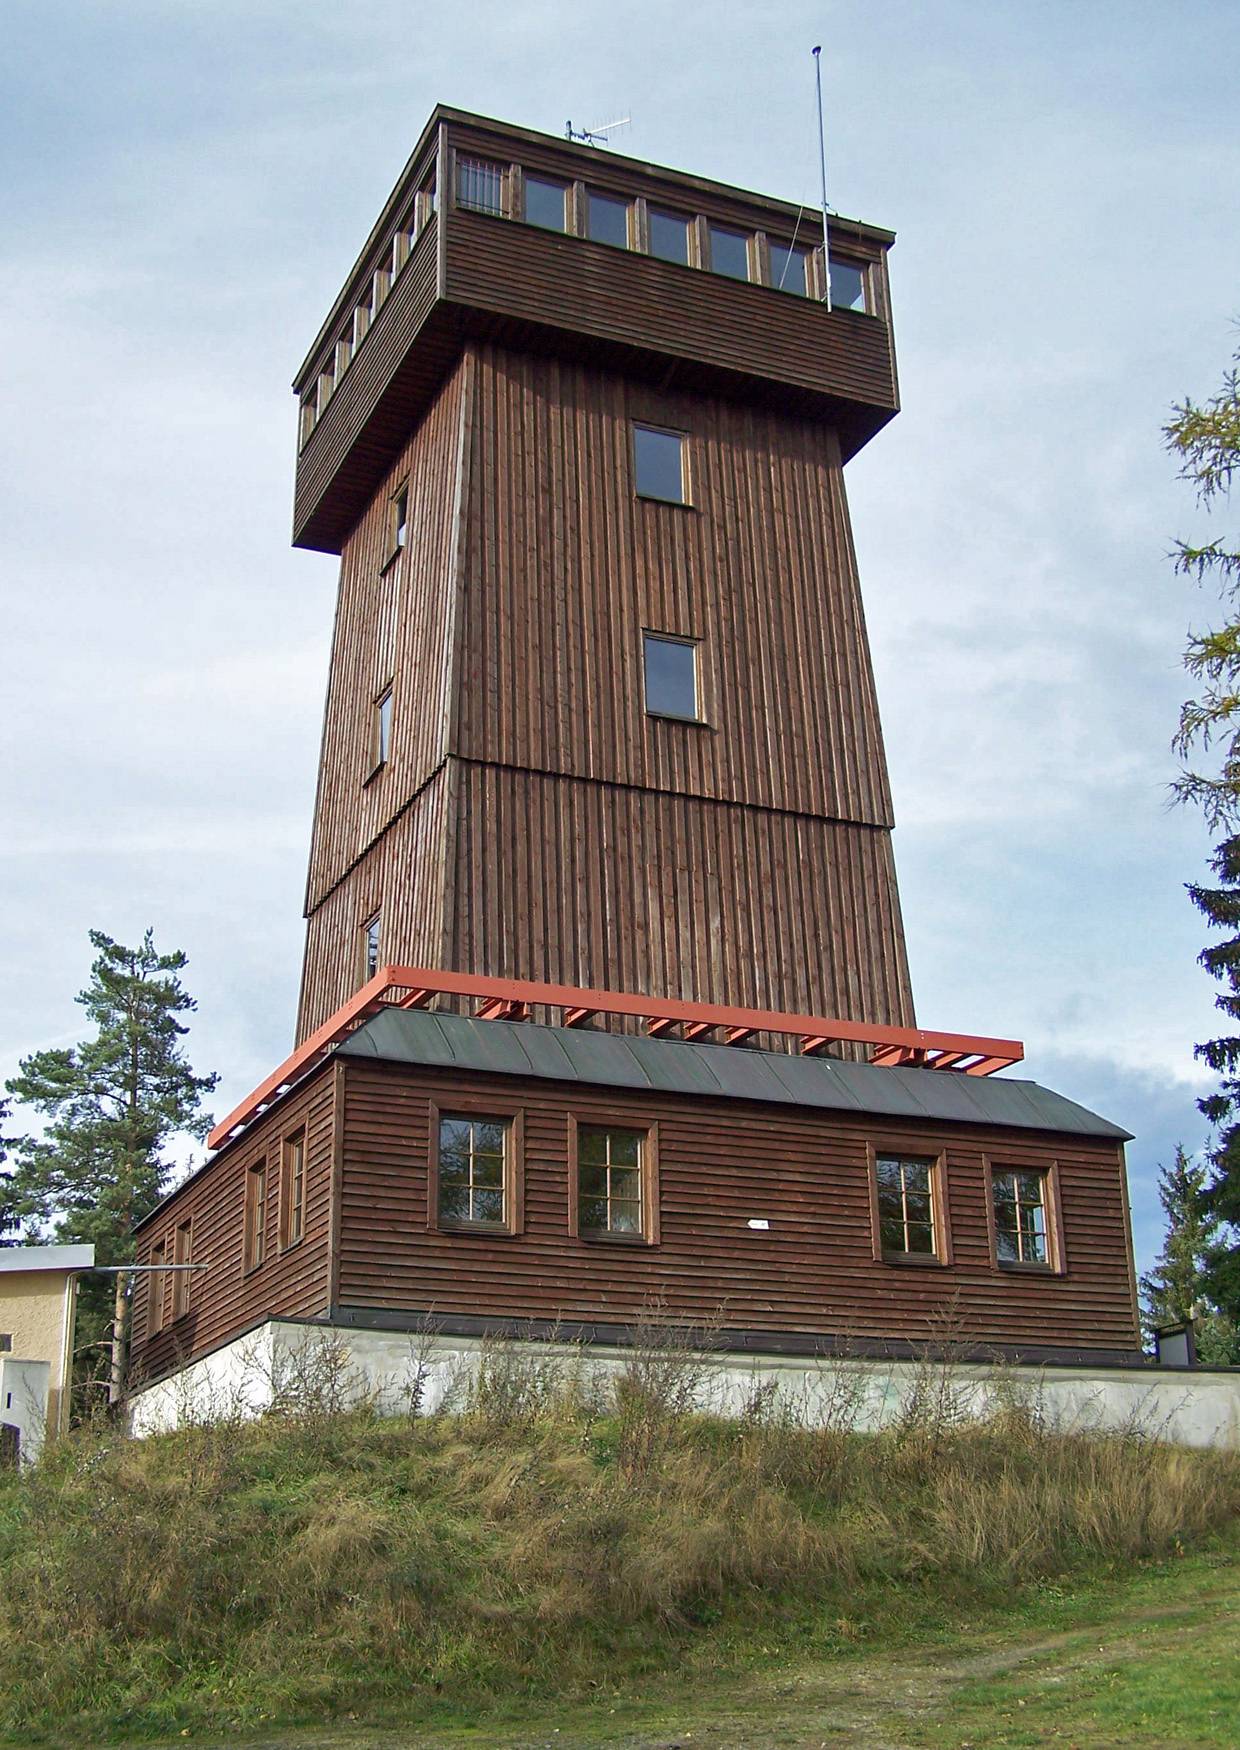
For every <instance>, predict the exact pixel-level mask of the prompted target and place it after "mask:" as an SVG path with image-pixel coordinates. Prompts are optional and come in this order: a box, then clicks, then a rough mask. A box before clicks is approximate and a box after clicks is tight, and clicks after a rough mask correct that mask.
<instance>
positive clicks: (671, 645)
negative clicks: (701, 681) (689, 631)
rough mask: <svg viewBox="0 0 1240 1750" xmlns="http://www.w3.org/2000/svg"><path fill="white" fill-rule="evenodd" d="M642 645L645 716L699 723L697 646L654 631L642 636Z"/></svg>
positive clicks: (686, 639) (689, 641)
mask: <svg viewBox="0 0 1240 1750" xmlns="http://www.w3.org/2000/svg"><path fill="white" fill-rule="evenodd" d="M643 643H644V647H645V649H644V654H645V668H646V713H647V715H648V716H650V717H683V718H686V719H687V720H688V721H689V722H697V721H699V720H700V717H701V712H700V710H699V708H698V662H697V645H696V644H695V643H694V642H693V640H692V639H689V638H669V637H667V636H665V635H664V634H661V633H658V632H646V633H644V634H643Z"/></svg>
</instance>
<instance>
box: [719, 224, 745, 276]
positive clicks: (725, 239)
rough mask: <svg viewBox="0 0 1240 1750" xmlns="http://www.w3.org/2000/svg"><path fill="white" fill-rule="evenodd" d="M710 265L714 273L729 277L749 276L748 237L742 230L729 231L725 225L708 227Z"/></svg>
mask: <svg viewBox="0 0 1240 1750" xmlns="http://www.w3.org/2000/svg"><path fill="white" fill-rule="evenodd" d="M710 265H711V267H712V269H713V270H714V272H715V273H723V274H726V275H727V276H728V278H729V279H734V280H747V279H748V278H749V238H748V236H747V235H746V234H745V232H744V231H730V230H728V228H727V226H726V225H712V226H711V228H710Z"/></svg>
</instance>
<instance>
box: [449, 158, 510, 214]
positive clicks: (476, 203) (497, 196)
mask: <svg viewBox="0 0 1240 1750" xmlns="http://www.w3.org/2000/svg"><path fill="white" fill-rule="evenodd" d="M456 204H457V206H458V207H468V208H469V210H470V211H471V212H474V213H493V214H494V215H495V217H496V218H502V217H503V214H504V167H503V165H502V164H492V163H490V162H489V161H488V160H487V159H485V158H458V159H457V161H456Z"/></svg>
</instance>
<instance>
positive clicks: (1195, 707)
mask: <svg viewBox="0 0 1240 1750" xmlns="http://www.w3.org/2000/svg"><path fill="white" fill-rule="evenodd" d="M1236 364H1238V365H1240V352H1238V353H1237V355H1236ZM1173 412H1174V415H1175V417H1174V418H1173V419H1172V420H1171V422H1170V423H1169V424H1168V425H1167V426H1166V427H1165V428H1164V433H1163V435H1164V437H1165V438H1166V441H1167V447H1168V449H1170V450H1171V451H1172V453H1173V454H1174V455H1176V456H1178V457H1179V459H1180V463H1181V467H1180V477H1181V478H1182V479H1186V480H1191V481H1192V483H1193V485H1194V486H1195V487H1196V489H1197V498H1198V502H1199V503H1201V504H1202V505H1204V506H1206V507H1207V508H1209V507H1211V506H1213V505H1214V503H1215V502H1216V501H1217V500H1223V499H1226V498H1227V496H1228V494H1229V492H1230V488H1231V483H1232V479H1233V477H1234V475H1235V473H1236V470H1237V468H1238V467H1240V371H1238V370H1237V369H1236V368H1235V366H1234V365H1233V368H1232V369H1231V370H1229V371H1227V372H1226V373H1225V374H1224V377H1223V385H1222V388H1221V389H1220V391H1219V392H1218V394H1216V395H1215V396H1213V397H1212V399H1210V400H1209V401H1207V402H1205V403H1203V404H1202V405H1198V404H1196V403H1195V402H1193V401H1190V400H1185V401H1184V402H1182V403H1181V404H1180V405H1179V406H1177V407H1176V408H1174V409H1173ZM1176 569H1177V571H1179V572H1181V573H1183V574H1185V575H1186V576H1190V577H1194V578H1196V580H1197V581H1198V582H1199V583H1204V582H1206V581H1213V582H1214V583H1216V584H1217V587H1218V589H1219V592H1220V595H1221V598H1222V601H1223V603H1224V606H1225V609H1226V613H1225V615H1224V620H1223V623H1222V625H1220V626H1218V627H1215V628H1212V629H1210V630H1208V631H1206V632H1201V633H1194V634H1192V636H1191V637H1190V638H1189V641H1188V647H1187V649H1186V651H1185V656H1184V666H1185V668H1186V669H1187V670H1188V672H1189V674H1190V675H1192V677H1193V678H1194V680H1196V681H1198V682H1201V683H1203V685H1202V690H1201V692H1200V695H1199V696H1198V697H1197V698H1195V699H1190V700H1188V702H1187V703H1186V704H1185V705H1184V707H1183V709H1182V710H1181V712H1180V727H1179V731H1178V733H1177V735H1176V739H1175V746H1176V750H1177V752H1178V753H1179V754H1180V756H1181V758H1183V759H1187V758H1188V757H1189V755H1190V754H1191V753H1192V752H1193V751H1194V750H1198V749H1199V750H1201V751H1204V752H1208V751H1209V750H1211V749H1212V748H1217V749H1218V750H1219V754H1220V758H1219V760H1218V763H1217V767H1216V769H1215V770H1214V771H1212V772H1202V771H1198V770H1193V769H1192V768H1190V767H1187V766H1186V767H1185V768H1184V769H1183V770H1182V771H1181V773H1180V776H1179V778H1178V779H1177V781H1176V784H1175V793H1176V795H1177V797H1178V799H1179V800H1180V801H1182V802H1189V803H1193V804H1195V805H1196V806H1198V807H1200V808H1201V810H1202V812H1203V814H1204V815H1205V819H1206V824H1207V825H1208V826H1209V828H1210V830H1211V832H1212V833H1214V834H1216V835H1217V839H1218V843H1217V845H1216V849H1215V851H1214V854H1213V856H1212V857H1211V859H1210V866H1211V868H1212V869H1213V871H1214V874H1215V876H1216V877H1217V882H1218V884H1217V885H1216V886H1203V885H1192V886H1190V887H1189V889H1188V892H1189V897H1190V898H1191V899H1192V901H1193V904H1194V905H1195V906H1196V907H1197V909H1198V910H1199V911H1200V912H1201V913H1202V915H1203V916H1204V917H1205V918H1206V919H1207V921H1208V922H1209V923H1210V925H1211V926H1212V927H1213V928H1215V929H1221V930H1225V931H1227V932H1229V934H1228V935H1227V937H1226V939H1225V940H1223V941H1221V942H1215V943H1212V944H1211V945H1210V946H1209V947H1207V948H1206V949H1204V950H1203V952H1202V953H1201V954H1200V955H1199V957H1198V958H1199V959H1200V962H1201V964H1202V965H1203V966H1204V967H1205V968H1206V970H1207V971H1208V972H1209V973H1211V974H1212V975H1213V976H1214V977H1215V978H1218V979H1220V980H1221V981H1222V982H1223V985H1224V988H1223V990H1222V991H1220V993H1219V994H1218V996H1217V997H1216V998H1215V1002H1216V1004H1217V1006H1218V1008H1219V1009H1220V1010H1221V1012H1222V1013H1223V1014H1224V1015H1225V1016H1226V1017H1227V1019H1228V1021H1229V1022H1231V1023H1240V548H1237V547H1235V546H1234V545H1233V546H1229V545H1227V544H1226V543H1225V541H1224V540H1223V539H1222V538H1216V539H1215V540H1213V541H1208V542H1204V543H1202V544H1193V543H1190V542H1187V541H1179V542H1177V543H1176ZM1195 1049H1196V1055H1197V1057H1198V1058H1199V1059H1200V1060H1201V1061H1202V1062H1203V1063H1206V1064H1208V1065H1209V1066H1210V1068H1211V1069H1212V1070H1214V1071H1215V1073H1216V1074H1217V1075H1218V1076H1219V1077H1220V1083H1219V1087H1218V1088H1217V1090H1216V1091H1215V1092H1214V1093H1213V1094H1211V1095H1209V1096H1208V1097H1207V1098H1206V1099H1204V1100H1201V1101H1199V1102H1198V1104H1199V1106H1200V1108H1201V1111H1202V1113H1203V1114H1204V1115H1205V1117H1206V1118H1208V1119H1209V1121H1210V1123H1211V1124H1212V1125H1213V1126H1214V1127H1215V1140H1214V1146H1213V1148H1212V1149H1211V1153H1210V1161H1211V1166H1212V1174H1211V1177H1210V1180H1209V1182H1208V1183H1207V1185H1206V1186H1205V1187H1204V1189H1203V1193H1202V1196H1203V1207H1204V1209H1205V1210H1206V1211H1207V1212H1208V1214H1210V1215H1211V1216H1212V1217H1213V1218H1214V1219H1215V1221H1216V1223H1217V1224H1218V1231H1217V1237H1216V1238H1215V1239H1214V1240H1213V1241H1212V1243H1211V1245H1210V1247H1209V1249H1208V1251H1207V1254H1206V1257H1205V1264H1204V1270H1203V1278H1204V1283H1205V1286H1206V1289H1207V1291H1208V1294H1209V1296H1210V1298H1211V1299H1212V1301H1213V1302H1214V1304H1215V1305H1216V1307H1217V1308H1218V1309H1219V1310H1220V1311H1221V1312H1222V1313H1223V1315H1224V1316H1225V1317H1226V1318H1227V1319H1229V1320H1230V1321H1231V1323H1232V1324H1233V1325H1237V1326H1240V1035H1238V1032H1237V1028H1236V1026H1234V1025H1233V1026H1231V1027H1229V1028H1228V1030H1227V1031H1226V1032H1225V1033H1223V1034H1222V1035H1220V1036H1219V1037H1218V1038H1216V1039H1210V1040H1206V1041H1205V1042H1204V1043H1202V1044H1199V1045H1198V1046H1197V1047H1196V1048H1195Z"/></svg>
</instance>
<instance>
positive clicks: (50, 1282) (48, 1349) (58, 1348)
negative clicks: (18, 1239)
mask: <svg viewBox="0 0 1240 1750" xmlns="http://www.w3.org/2000/svg"><path fill="white" fill-rule="evenodd" d="M94 1262H95V1248H94V1247H93V1246H0V1430H3V1431H4V1435H5V1439H6V1443H7V1444H8V1446H9V1447H10V1449H11V1447H12V1445H13V1444H14V1443H16V1445H17V1448H18V1451H19V1452H20V1454H21V1456H22V1457H23V1458H34V1457H36V1456H37V1455H38V1452H39V1450H40V1448H41V1447H42V1445H43V1441H44V1439H45V1438H47V1436H49V1435H55V1434H59V1433H62V1432H63V1431H64V1429H65V1428H66V1427H67V1425H68V1420H69V1389H68V1388H69V1384H70V1379H71V1375H72V1368H73V1317H74V1311H75V1307H76V1304H77V1279H78V1277H79V1275H80V1274H81V1273H82V1271H83V1270H90V1269H92V1268H93V1267H94ZM10 1429H11V1430H15V1431H16V1433H15V1435H14V1434H12V1433H9V1432H8V1430H10Z"/></svg>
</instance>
